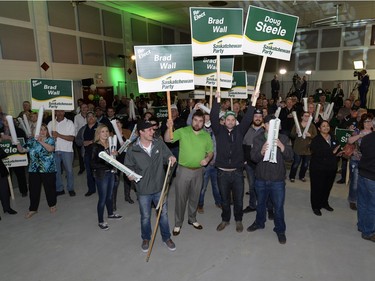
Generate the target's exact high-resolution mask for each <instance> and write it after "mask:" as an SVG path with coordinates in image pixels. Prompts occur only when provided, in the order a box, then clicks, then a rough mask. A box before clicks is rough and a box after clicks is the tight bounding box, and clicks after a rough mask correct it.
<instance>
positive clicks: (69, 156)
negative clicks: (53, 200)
mask: <svg viewBox="0 0 375 281" xmlns="http://www.w3.org/2000/svg"><path fill="white" fill-rule="evenodd" d="M73 159H74V152H65V151H56V152H55V163H56V171H57V172H56V191H57V192H59V191H63V190H64V185H63V181H62V176H61V163H63V165H64V171H65V172H66V189H67V190H68V191H73V190H74V178H73Z"/></svg>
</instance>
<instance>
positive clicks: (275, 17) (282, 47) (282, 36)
mask: <svg viewBox="0 0 375 281" xmlns="http://www.w3.org/2000/svg"><path fill="white" fill-rule="evenodd" d="M298 19H299V18H298V17H296V16H292V15H288V14H283V13H279V12H275V11H271V10H266V9H263V8H259V7H254V6H249V10H248V13H247V19H246V24H245V32H244V36H243V51H244V52H246V53H251V54H255V55H259V56H267V57H272V58H275V59H281V60H290V56H291V54H292V47H293V42H294V37H295V34H296V29H297V25H298Z"/></svg>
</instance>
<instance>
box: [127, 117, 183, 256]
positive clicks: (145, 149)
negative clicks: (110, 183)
mask: <svg viewBox="0 0 375 281" xmlns="http://www.w3.org/2000/svg"><path fill="white" fill-rule="evenodd" d="M137 130H138V135H139V137H138V139H137V140H136V141H135V143H134V144H133V145H131V146H129V149H128V151H127V153H126V156H125V161H124V164H125V165H126V166H127V167H128V168H129V169H131V170H133V171H135V172H136V173H137V174H139V175H141V176H142V179H141V180H140V181H139V182H137V183H136V186H137V188H136V190H137V194H138V202H139V210H140V213H141V237H142V240H143V241H142V245H141V250H142V252H145V253H146V252H147V251H148V249H149V242H150V240H151V216H152V212H151V204H152V203H154V204H155V206H156V205H157V204H158V202H159V200H160V196H161V190H162V189H163V184H164V178H165V171H164V165H165V164H167V163H168V161H171V163H172V165H173V164H174V163H175V162H176V157H174V156H173V154H172V153H171V151H170V150H169V149H168V147H167V145H166V144H165V143H164V142H163V140H162V139H161V138H154V124H153V123H151V122H149V121H145V120H140V121H139V122H138V124H137ZM128 178H129V180H134V178H133V177H132V176H130V177H128ZM161 208H162V211H161V217H160V221H159V226H160V234H161V236H162V239H163V242H164V244H165V245H166V246H167V248H168V249H169V250H170V251H175V250H176V245H175V244H174V242H173V241H172V239H171V232H170V228H169V222H168V211H167V209H168V207H167V201H166V200H165V201H164V203H163V205H162V207H161Z"/></svg>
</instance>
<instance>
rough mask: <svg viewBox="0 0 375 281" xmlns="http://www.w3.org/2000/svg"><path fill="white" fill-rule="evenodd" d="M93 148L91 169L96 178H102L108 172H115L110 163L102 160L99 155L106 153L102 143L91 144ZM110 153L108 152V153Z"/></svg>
mask: <svg viewBox="0 0 375 281" xmlns="http://www.w3.org/2000/svg"><path fill="white" fill-rule="evenodd" d="M90 148H91V161H90V164H91V169H92V172H93V175H94V177H95V178H102V177H103V176H104V173H105V172H106V171H111V170H112V169H113V170H114V168H113V166H112V165H111V164H109V163H108V162H106V161H104V160H103V159H102V158H100V157H99V153H100V152H102V151H106V150H105V148H104V146H102V145H101V144H100V143H96V142H95V143H93V144H90ZM106 152H107V153H108V151H106Z"/></svg>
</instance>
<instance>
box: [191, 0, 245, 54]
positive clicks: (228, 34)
mask: <svg viewBox="0 0 375 281" xmlns="http://www.w3.org/2000/svg"><path fill="white" fill-rule="evenodd" d="M242 19H243V10H242V9H218V8H202V7H199V8H192V7H191V8H190V27H191V37H192V38H191V42H192V48H193V56H194V57H199V56H212V55H222V56H225V55H242V53H243V52H242V42H243V39H242V34H243V21H242Z"/></svg>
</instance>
